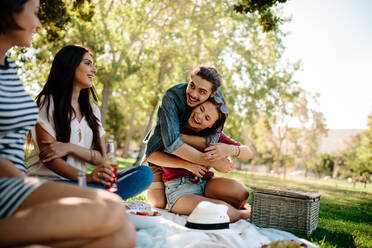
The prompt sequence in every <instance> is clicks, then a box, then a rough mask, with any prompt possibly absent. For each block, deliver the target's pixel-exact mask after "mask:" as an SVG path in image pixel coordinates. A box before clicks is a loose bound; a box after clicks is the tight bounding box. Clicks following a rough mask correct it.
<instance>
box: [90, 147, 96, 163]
mask: <svg viewBox="0 0 372 248" xmlns="http://www.w3.org/2000/svg"><path fill="white" fill-rule="evenodd" d="M89 151H90V162H91V163H92V164H94V161H95V160H96V153H95V152H94V151H93V150H92V149H90V150H89Z"/></svg>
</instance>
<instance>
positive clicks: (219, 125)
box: [198, 97, 229, 136]
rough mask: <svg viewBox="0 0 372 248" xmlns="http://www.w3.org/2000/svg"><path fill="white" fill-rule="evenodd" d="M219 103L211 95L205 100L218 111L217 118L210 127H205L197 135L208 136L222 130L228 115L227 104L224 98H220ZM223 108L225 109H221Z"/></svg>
mask: <svg viewBox="0 0 372 248" xmlns="http://www.w3.org/2000/svg"><path fill="white" fill-rule="evenodd" d="M220 101H221V102H220V103H219V102H216V101H215V100H214V98H213V97H211V98H209V99H208V100H207V101H206V102H211V103H213V104H214V105H215V106H216V108H217V111H218V119H217V121H216V122H215V123H214V124H213V126H212V127H211V128H206V129H204V130H202V131H201V132H200V133H199V134H198V135H200V136H208V135H211V134H216V133H219V132H222V129H223V126H224V125H225V121H226V119H227V117H228V115H229V114H228V113H227V106H226V102H225V99H224V98H220ZM222 109H223V110H225V111H222Z"/></svg>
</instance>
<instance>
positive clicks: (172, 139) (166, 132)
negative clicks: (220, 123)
mask: <svg viewBox="0 0 372 248" xmlns="http://www.w3.org/2000/svg"><path fill="white" fill-rule="evenodd" d="M187 85H188V83H183V84H178V85H175V86H173V87H172V88H170V89H168V90H167V92H166V93H165V94H164V96H163V99H162V102H161V104H160V107H159V109H158V117H157V121H156V124H155V127H153V128H152V129H151V130H150V131H149V132H148V133H147V135H146V137H145V139H144V142H145V143H147V144H146V153H145V156H146V158H147V157H148V156H149V155H150V154H151V153H153V152H155V151H157V150H159V149H160V148H164V151H165V152H167V153H170V154H172V153H173V151H174V150H176V149H177V148H179V147H180V146H182V145H183V144H184V142H183V140H182V139H181V138H180V130H181V129H182V128H183V127H184V125H185V124H186V123H187V120H188V118H189V116H190V114H191V112H192V110H193V108H191V107H189V106H188V105H187V102H186V88H187ZM217 94H218V95H219V96H221V97H223V95H222V92H221V91H219V90H218V92H217ZM219 135H220V134H219V133H218V134H216V135H213V137H206V141H207V144H210V143H211V142H215V141H216V140H218V138H219Z"/></svg>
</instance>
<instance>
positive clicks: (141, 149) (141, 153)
mask: <svg viewBox="0 0 372 248" xmlns="http://www.w3.org/2000/svg"><path fill="white" fill-rule="evenodd" d="M157 106H158V105H157V104H156V105H155V106H154V108H153V109H152V111H151V114H150V118H149V121H148V122H147V126H146V128H145V132H144V134H143V137H142V138H141V146H140V150H139V152H138V156H137V159H136V162H134V164H135V165H137V164H140V163H141V162H142V158H143V156H144V155H145V149H146V144H145V143H144V142H143V139H144V137H145V135H146V134H147V133H148V131H149V130H150V128H151V125H152V122H153V119H154V115H155V111H156V107H157Z"/></svg>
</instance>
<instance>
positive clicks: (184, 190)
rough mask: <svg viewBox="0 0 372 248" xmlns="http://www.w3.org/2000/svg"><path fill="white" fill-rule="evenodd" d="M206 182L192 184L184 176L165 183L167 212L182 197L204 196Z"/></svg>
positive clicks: (200, 181)
mask: <svg viewBox="0 0 372 248" xmlns="http://www.w3.org/2000/svg"><path fill="white" fill-rule="evenodd" d="M207 182H208V181H207V180H204V179H200V180H199V181H198V182H197V183H192V182H190V180H189V176H184V177H181V178H178V179H174V180H172V181H168V182H165V183H164V184H165V195H166V197H167V202H168V210H169V211H171V210H172V207H173V205H174V204H175V203H176V201H177V200H178V199H180V198H181V197H182V196H184V195H200V196H204V189H205V185H206V184H207Z"/></svg>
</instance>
